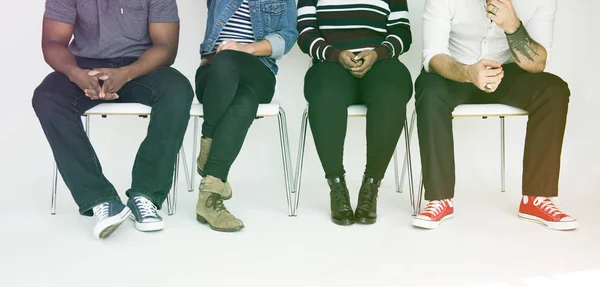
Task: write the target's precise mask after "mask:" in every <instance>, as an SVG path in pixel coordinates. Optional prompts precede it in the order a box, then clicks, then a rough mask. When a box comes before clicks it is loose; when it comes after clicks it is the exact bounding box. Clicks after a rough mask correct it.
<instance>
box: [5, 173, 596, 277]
mask: <svg viewBox="0 0 600 287" xmlns="http://www.w3.org/2000/svg"><path fill="white" fill-rule="evenodd" d="M277 183H279V182H277ZM392 183H393V182H391V181H389V180H388V181H386V182H385V184H384V186H383V187H382V190H381V195H380V198H379V202H380V204H379V220H378V222H377V223H376V224H375V225H372V226H359V225H355V226H350V227H339V226H336V225H334V224H333V223H331V222H330V221H329V217H328V204H329V202H328V195H327V190H326V185H325V183H323V182H321V181H312V180H311V181H309V180H307V181H306V182H305V183H304V185H303V190H302V191H303V193H302V200H301V204H300V205H301V207H300V210H299V215H298V217H296V218H289V217H287V214H286V212H287V208H286V202H285V196H284V193H283V192H282V191H281V190H280V189H279V188H278V186H269V187H268V188H266V189H265V187H264V184H263V185H261V183H260V182H244V183H240V182H235V181H233V188H234V197H233V199H232V200H231V201H229V202H228V207H229V209H230V210H231V211H232V212H234V213H235V214H236V215H237V216H238V217H240V218H241V219H243V220H244V222H245V224H246V229H245V230H243V231H241V232H239V233H235V234H225V233H218V232H214V231H212V230H210V229H209V228H208V227H206V226H203V225H200V224H199V223H197V222H196V221H195V216H194V207H195V200H196V194H195V193H187V192H185V191H183V190H181V191H180V193H179V201H178V202H179V205H178V208H177V211H178V212H177V214H176V215H174V216H166V215H165V220H166V225H167V228H166V229H165V230H164V231H161V232H159V233H140V232H137V231H136V230H135V229H134V227H133V224H132V223H131V222H127V224H124V225H123V226H121V228H120V229H119V230H117V232H115V233H114V234H113V235H112V236H111V237H110V238H108V239H107V240H104V241H98V240H95V239H94V238H93V237H92V227H93V224H94V221H93V219H92V218H85V217H81V216H78V214H77V212H76V207H75V204H74V203H73V201H72V199H71V198H70V195H69V194H68V193H67V192H66V189H64V187H62V189H61V193H60V194H59V195H60V196H59V206H58V214H57V215H55V216H51V215H50V214H49V197H43V198H39V199H35V198H33V196H32V194H31V193H26V192H22V193H18V194H16V193H13V194H10V195H9V196H10V197H13V198H12V200H19V201H21V202H24V201H28V202H30V204H31V205H30V206H27V208H22V207H20V206H22V205H18V206H17V205H11V204H8V202H7V201H6V198H5V201H4V202H3V203H2V205H3V206H4V208H3V211H4V212H5V213H4V214H3V216H1V217H0V223H1V224H2V226H3V234H4V236H3V239H2V240H3V242H2V244H1V246H0V250H1V252H0V254H1V256H0V264H1V265H2V268H1V270H2V272H1V273H2V276H0V286H247V285H248V284H250V286H290V287H291V286H407V285H405V284H415V285H414V286H445V287H447V286H497V287H500V286H502V287H509V286H511V287H517V286H532V287H533V286H535V287H538V286H544V287H553V286H600V247H599V241H598V239H600V225H598V224H597V217H596V216H594V211H596V210H597V208H596V205H597V203H598V202H599V199H600V196H599V195H598V194H593V196H592V197H590V196H588V195H589V194H591V193H576V192H573V193H572V194H570V195H569V197H566V198H565V199H562V200H561V204H562V206H563V207H564V208H565V209H566V210H568V211H570V212H571V213H572V214H573V216H576V217H577V218H578V219H579V220H580V229H579V230H577V231H574V232H554V231H550V230H546V229H544V228H543V227H541V226H539V225H536V224H532V223H528V222H524V221H520V220H519V219H517V217H516V208H517V204H518V202H519V195H518V192H514V191H512V192H511V191H509V192H507V193H504V194H502V193H500V192H499V191H498V187H497V186H495V185H493V184H492V183H491V182H489V183H488V184H486V183H485V182H479V181H475V182H473V184H472V185H471V186H472V187H473V188H472V189H468V188H462V189H461V190H460V193H459V195H458V196H457V199H456V201H455V204H456V210H457V211H456V217H455V219H453V221H451V222H448V223H446V224H444V225H443V226H442V227H441V228H440V229H438V230H435V231H424V230H418V229H414V228H412V227H411V226H410V220H411V217H410V214H409V213H410V211H409V205H408V204H409V203H408V194H407V193H406V192H405V193H403V194H397V193H395V192H394V191H393V185H392ZM358 185H359V182H358V181H350V186H351V188H352V195H353V197H354V198H355V199H356V195H357V194H356V193H357V188H358ZM486 185H487V186H486ZM261 186H262V188H261ZM474 187H477V188H474ZM40 194H41V193H40ZM584 194H586V196H584ZM48 195H49V194H48ZM165 212H166V211H165ZM584 279H587V280H588V281H587V282H586V281H582V280H584ZM577 280H578V281H577ZM438 283H442V285H436V284H438ZM107 284H108V285H107ZM166 284H168V285H166ZM553 284H554V285H553Z"/></svg>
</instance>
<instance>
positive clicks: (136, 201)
mask: <svg viewBox="0 0 600 287" xmlns="http://www.w3.org/2000/svg"><path fill="white" fill-rule="evenodd" d="M127 206H128V207H129V209H131V215H130V216H129V218H131V219H132V220H133V221H135V228H136V229H137V230H139V231H158V230H162V229H164V228H165V224H164V222H163V220H162V217H160V215H158V212H157V210H156V206H155V205H154V203H152V201H150V200H149V199H148V198H146V197H144V196H135V197H133V198H130V199H129V200H128V201H127Z"/></svg>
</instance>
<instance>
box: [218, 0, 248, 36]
mask: <svg viewBox="0 0 600 287" xmlns="http://www.w3.org/2000/svg"><path fill="white" fill-rule="evenodd" d="M227 40H234V41H236V42H238V43H241V44H250V43H254V42H255V41H254V31H253V30H252V20H251V19H250V8H249V7H248V0H244V1H243V2H242V6H240V8H238V9H237V11H235V13H234V14H233V16H231V18H229V21H227V24H225V26H224V27H223V30H221V33H220V34H219V38H217V42H216V45H217V46H218V45H220V44H221V43H222V42H224V41H227Z"/></svg>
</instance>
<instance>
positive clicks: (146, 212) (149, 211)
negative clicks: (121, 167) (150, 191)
mask: <svg viewBox="0 0 600 287" xmlns="http://www.w3.org/2000/svg"><path fill="white" fill-rule="evenodd" d="M133 201H134V203H135V206H136V207H137V209H138V211H139V212H140V216H141V217H142V218H147V217H156V206H155V205H154V203H152V201H150V200H149V199H147V198H145V197H143V196H136V197H134V198H133Z"/></svg>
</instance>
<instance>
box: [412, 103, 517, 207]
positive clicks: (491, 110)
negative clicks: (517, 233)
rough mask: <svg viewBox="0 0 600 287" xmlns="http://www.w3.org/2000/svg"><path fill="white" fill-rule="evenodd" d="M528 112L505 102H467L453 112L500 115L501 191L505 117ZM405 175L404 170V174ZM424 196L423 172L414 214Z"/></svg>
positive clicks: (414, 114) (469, 115)
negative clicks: (504, 103)
mask: <svg viewBox="0 0 600 287" xmlns="http://www.w3.org/2000/svg"><path fill="white" fill-rule="evenodd" d="M527 115H528V113H527V111H525V110H522V109H519V108H515V107H512V106H508V105H503V104H465V105H459V106H457V107H456V108H455V109H454V111H453V112H452V118H458V117H481V118H483V119H487V118H488V117H499V118H500V146H501V148H500V164H501V171H500V172H501V175H500V181H501V183H500V184H501V186H500V191H501V192H505V187H506V166H505V160H506V150H505V143H506V139H505V136H504V131H505V124H504V118H505V117H513V116H527ZM415 118H416V110H415V111H414V112H413V115H412V119H411V128H410V134H411V136H412V130H413V125H414V122H415V121H414V119H415ZM407 160H408V159H406V158H405V160H404V166H406V164H407ZM402 176H404V172H403V174H402ZM422 197H423V173H422V172H421V175H420V177H419V189H418V191H417V201H416V202H415V201H412V200H411V205H412V207H413V215H417V214H418V213H419V211H420V210H421V200H422Z"/></svg>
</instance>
